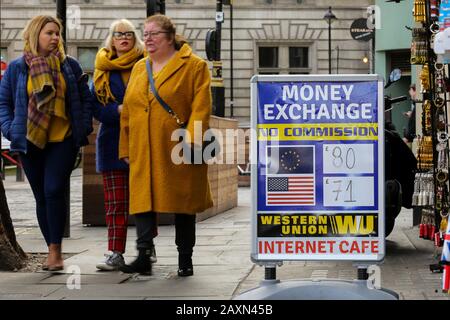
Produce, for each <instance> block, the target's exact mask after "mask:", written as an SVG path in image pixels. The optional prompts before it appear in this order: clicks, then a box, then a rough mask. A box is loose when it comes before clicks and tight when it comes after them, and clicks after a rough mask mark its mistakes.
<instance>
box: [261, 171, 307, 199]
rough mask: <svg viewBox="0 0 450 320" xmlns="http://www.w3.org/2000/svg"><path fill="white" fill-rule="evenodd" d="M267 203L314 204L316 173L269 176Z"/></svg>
mask: <svg viewBox="0 0 450 320" xmlns="http://www.w3.org/2000/svg"><path fill="white" fill-rule="evenodd" d="M266 204H267V205H278V206H280V205H298V206H313V205H314V204H315V192H314V175H312V174H310V175H301V176H298V175H296V176H287V177H279V176H278V177H268V178H267V203H266Z"/></svg>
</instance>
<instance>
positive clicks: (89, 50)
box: [77, 47, 98, 81]
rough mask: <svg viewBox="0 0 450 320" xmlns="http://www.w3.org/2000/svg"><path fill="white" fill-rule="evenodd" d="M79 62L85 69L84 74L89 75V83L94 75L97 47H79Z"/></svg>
mask: <svg viewBox="0 0 450 320" xmlns="http://www.w3.org/2000/svg"><path fill="white" fill-rule="evenodd" d="M77 50H78V61H79V62H80V64H81V67H82V68H83V72H85V73H87V74H88V75H89V81H91V80H92V76H93V75H94V69H95V68H94V66H95V56H96V55H97V51H98V48H97V47H78V48H77Z"/></svg>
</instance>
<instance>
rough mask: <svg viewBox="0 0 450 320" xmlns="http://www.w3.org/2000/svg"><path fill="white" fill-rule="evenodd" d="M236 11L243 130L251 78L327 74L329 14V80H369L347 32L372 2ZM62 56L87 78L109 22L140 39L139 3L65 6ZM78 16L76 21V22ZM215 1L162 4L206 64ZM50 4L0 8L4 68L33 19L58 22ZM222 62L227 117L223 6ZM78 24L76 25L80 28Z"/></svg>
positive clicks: (270, 0) (308, 1)
mask: <svg viewBox="0 0 450 320" xmlns="http://www.w3.org/2000/svg"><path fill="white" fill-rule="evenodd" d="M233 2H234V5H233V16H234V17H233V38H234V40H233V47H234V48H233V60H234V67H233V73H234V76H233V79H234V81H233V82H234V86H233V87H234V90H233V92H234V109H233V114H234V117H235V118H236V119H238V120H239V121H240V123H241V124H242V125H243V126H246V124H248V123H249V118H250V78H251V77H252V76H253V75H254V74H258V73H260V74H268V73H269V74H270V73H272V74H273V73H276V74H286V73H319V74H323V73H328V24H327V23H326V22H325V21H324V20H323V16H324V15H325V13H326V12H327V11H328V6H330V5H331V6H332V7H333V9H332V10H333V13H334V14H335V15H336V17H337V18H338V20H337V21H336V22H334V23H333V24H332V72H333V73H340V74H344V73H345V74H352V73H360V74H361V73H369V72H370V71H369V70H370V68H369V64H367V63H364V62H363V57H364V56H369V54H370V44H369V43H368V42H360V41H356V40H353V39H352V37H351V35H350V31H349V29H350V25H351V23H352V22H353V20H355V19H357V18H361V17H365V16H366V8H367V7H368V6H369V5H371V4H372V3H373V0H358V1H354V0H334V1H325V0H234V1H233ZM67 6H68V12H67V18H68V25H67V29H68V32H67V47H68V49H67V51H68V53H69V54H70V55H72V56H74V57H77V58H78V59H79V61H80V62H81V63H82V65H83V67H84V69H85V71H87V72H92V69H93V65H94V58H95V54H96V52H97V50H98V49H99V48H100V47H101V46H102V45H103V42H104V40H105V39H106V36H107V34H108V28H109V25H110V24H111V22H112V21H113V20H115V19H119V18H127V19H129V20H131V21H132V22H133V23H134V24H135V25H136V26H137V28H138V30H139V33H140V35H141V30H142V29H143V21H144V19H145V15H146V8H145V1H144V0H123V1H122V0H120V1H119V0H69V1H67ZM77 10H79V12H80V19H79V20H78V21H77V20H76V19H72V17H76V15H75V14H76V12H77ZM215 11H216V1H215V0H167V1H166V14H167V15H169V16H171V17H172V18H173V20H174V22H175V23H176V24H177V31H178V33H180V34H182V35H184V37H185V38H186V39H187V40H188V41H189V43H190V44H191V45H192V47H193V49H194V51H195V52H196V53H197V54H198V55H200V56H201V57H204V58H206V53H205V37H206V33H207V31H208V29H212V28H215V13H216V12H215ZM55 12H56V1H55V0H26V1H20V3H18V2H17V1H12V0H1V20H0V27H1V41H0V48H1V55H2V56H3V57H4V59H5V60H6V61H9V60H11V59H13V58H15V57H18V56H20V55H21V52H22V49H23V41H22V36H21V31H22V29H23V28H24V26H25V24H26V21H27V20H28V19H30V18H31V17H33V16H35V15H37V14H44V13H45V14H55ZM224 15H225V22H224V24H223V26H222V60H223V75H224V80H225V82H224V83H225V87H226V93H225V95H226V102H225V105H226V110H225V116H229V115H230V99H229V97H230V19H229V18H230V10H229V6H224ZM78 22H79V23H78Z"/></svg>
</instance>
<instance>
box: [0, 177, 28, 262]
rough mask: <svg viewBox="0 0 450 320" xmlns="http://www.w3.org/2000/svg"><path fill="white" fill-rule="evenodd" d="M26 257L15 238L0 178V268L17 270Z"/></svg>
mask: <svg viewBox="0 0 450 320" xmlns="http://www.w3.org/2000/svg"><path fill="white" fill-rule="evenodd" d="M26 259H27V255H26V253H25V252H24V251H23V250H22V248H21V247H20V245H19V244H18V243H17V240H16V234H15V232H14V227H13V224H12V220H11V215H10V212H9V208H8V202H7V201H6V192H5V188H4V186H3V181H2V179H1V178H0V270H6V271H12V270H18V269H20V268H22V267H23V266H24V264H25V261H26Z"/></svg>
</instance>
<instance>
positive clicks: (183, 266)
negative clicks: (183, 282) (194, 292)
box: [178, 253, 194, 277]
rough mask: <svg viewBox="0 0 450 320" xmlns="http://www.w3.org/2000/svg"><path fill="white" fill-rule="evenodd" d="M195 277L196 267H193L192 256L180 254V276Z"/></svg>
mask: <svg viewBox="0 0 450 320" xmlns="http://www.w3.org/2000/svg"><path fill="white" fill-rule="evenodd" d="M192 275H194V267H193V266H192V254H183V253H179V254H178V276H179V277H189V276H192Z"/></svg>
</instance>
